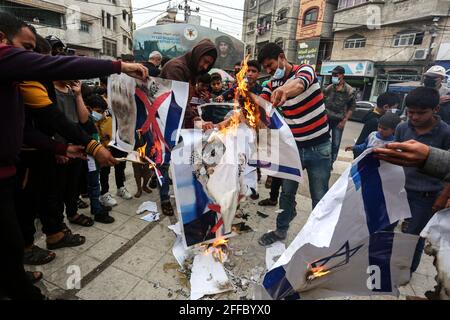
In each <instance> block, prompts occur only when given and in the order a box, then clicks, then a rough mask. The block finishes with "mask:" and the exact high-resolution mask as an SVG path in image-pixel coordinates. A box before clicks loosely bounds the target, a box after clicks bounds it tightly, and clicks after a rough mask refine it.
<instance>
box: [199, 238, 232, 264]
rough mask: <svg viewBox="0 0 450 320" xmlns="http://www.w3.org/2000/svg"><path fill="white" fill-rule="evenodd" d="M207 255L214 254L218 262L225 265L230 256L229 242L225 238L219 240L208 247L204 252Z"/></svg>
mask: <svg viewBox="0 0 450 320" xmlns="http://www.w3.org/2000/svg"><path fill="white" fill-rule="evenodd" d="M203 253H204V254H205V255H207V254H212V255H213V257H214V259H216V261H219V262H220V263H223V262H224V261H225V260H226V258H227V255H228V240H227V239H225V238H219V239H217V240H215V241H214V242H213V243H212V244H209V245H206V246H205V250H204V252H203Z"/></svg>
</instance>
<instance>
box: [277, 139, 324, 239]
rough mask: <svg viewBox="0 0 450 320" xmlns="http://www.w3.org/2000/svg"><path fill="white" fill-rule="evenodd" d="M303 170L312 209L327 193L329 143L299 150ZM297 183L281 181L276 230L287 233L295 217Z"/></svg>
mask: <svg viewBox="0 0 450 320" xmlns="http://www.w3.org/2000/svg"><path fill="white" fill-rule="evenodd" d="M298 151H299V153H300V159H301V161H302V166H303V169H306V172H307V174H308V179H309V190H310V193H311V200H312V206H313V208H314V207H315V206H316V205H317V203H319V201H320V199H322V197H323V196H324V195H325V194H326V193H327V191H328V181H329V180H330V168H331V143H330V141H326V142H324V143H321V144H319V145H317V146H313V147H307V148H299V149H298ZM297 189H298V182H296V181H292V180H288V179H283V183H282V190H281V195H280V209H282V210H283V212H281V213H279V214H278V217H277V230H280V231H287V230H288V228H289V223H290V222H291V221H292V219H294V218H295V216H296V215H297V211H296V210H295V206H296V205H297V202H296V201H295V196H296V194H297Z"/></svg>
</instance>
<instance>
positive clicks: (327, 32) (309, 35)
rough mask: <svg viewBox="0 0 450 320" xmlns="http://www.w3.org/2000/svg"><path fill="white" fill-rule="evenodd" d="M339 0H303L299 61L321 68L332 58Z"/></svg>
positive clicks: (298, 37)
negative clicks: (335, 12)
mask: <svg viewBox="0 0 450 320" xmlns="http://www.w3.org/2000/svg"><path fill="white" fill-rule="evenodd" d="M337 4H338V0H301V1H300V11H299V15H298V21H297V33H296V40H297V42H298V45H297V62H298V63H307V64H310V65H312V66H313V67H314V68H315V69H316V70H320V68H321V66H322V61H323V60H329V59H330V58H331V51H332V48H333V15H334V11H335V10H336V8H337Z"/></svg>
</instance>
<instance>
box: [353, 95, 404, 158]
mask: <svg viewBox="0 0 450 320" xmlns="http://www.w3.org/2000/svg"><path fill="white" fill-rule="evenodd" d="M399 105H400V97H399V96H398V95H397V94H395V93H392V92H385V93H382V94H380V95H379V96H378V99H377V105H376V106H375V108H374V109H373V110H372V111H370V112H369V113H368V114H367V115H366V116H365V117H364V118H363V122H364V127H363V128H362V130H361V133H360V135H359V137H358V139H357V140H356V144H362V143H363V142H364V141H365V140H366V139H367V137H368V136H369V134H371V133H372V132H374V131H377V130H378V120H379V119H380V118H381V117H382V116H383V115H384V114H385V113H386V112H391V113H396V114H397V110H398V109H397V108H398V106H399ZM360 154H361V152H359V150H358V149H356V150H353V156H354V158H355V159H356V158H357V157H358V156H359V155H360Z"/></svg>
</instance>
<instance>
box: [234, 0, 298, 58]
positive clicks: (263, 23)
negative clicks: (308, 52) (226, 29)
mask: <svg viewBox="0 0 450 320" xmlns="http://www.w3.org/2000/svg"><path fill="white" fill-rule="evenodd" d="M299 7H300V0H246V1H245V4H244V19H243V28H242V40H243V41H244V42H245V44H246V53H247V54H250V56H251V57H252V58H256V57H257V55H258V52H259V49H260V48H262V47H263V46H264V45H265V44H266V43H269V42H275V43H277V44H279V45H280V46H281V47H282V48H283V50H284V52H285V54H286V57H287V58H288V60H289V61H291V62H296V61H297V42H296V40H295V35H296V32H297V17H298V12H299Z"/></svg>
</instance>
